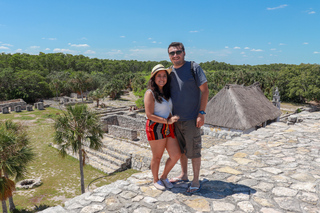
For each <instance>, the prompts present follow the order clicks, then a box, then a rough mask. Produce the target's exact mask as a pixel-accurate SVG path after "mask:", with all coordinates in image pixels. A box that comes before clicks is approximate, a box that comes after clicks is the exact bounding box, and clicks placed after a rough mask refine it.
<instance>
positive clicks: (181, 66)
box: [168, 42, 209, 194]
mask: <svg viewBox="0 0 320 213" xmlns="http://www.w3.org/2000/svg"><path fill="white" fill-rule="evenodd" d="M168 53H169V58H170V60H171V62H172V63H173V69H172V72H171V74H170V76H171V98H172V103H173V114H174V115H178V116H179V117H180V119H179V121H178V122H176V125H175V134H176V136H177V139H178V141H179V145H180V148H181V152H182V156H181V158H180V163H181V174H180V175H179V176H178V177H175V178H172V179H171V180H170V181H171V182H179V181H188V173H187V171H188V159H191V161H192V167H193V181H192V183H191V185H190V187H189V188H188V190H187V193H190V194H192V193H195V192H198V191H200V188H201V187H200V182H199V173H200V166H201V134H200V127H201V126H202V125H203V124H204V116H205V110H206V106H207V102H208V96H209V89H208V84H207V79H206V76H205V74H204V72H203V70H202V69H201V67H200V66H199V65H198V64H196V63H191V62H190V61H185V55H186V53H185V49H184V46H183V44H182V43H180V42H172V43H171V44H170V45H169V47H168ZM191 65H193V69H191Z"/></svg>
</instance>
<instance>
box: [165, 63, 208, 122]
mask: <svg viewBox="0 0 320 213" xmlns="http://www.w3.org/2000/svg"><path fill="white" fill-rule="evenodd" d="M193 69H194V74H195V78H194V77H193V75H192V72H191V62H190V61H187V62H186V63H185V64H184V65H183V66H182V67H180V68H178V69H174V68H173V69H172V72H171V73H170V76H171V99H172V104H173V115H178V116H180V119H179V120H180V121H188V120H193V119H196V118H197V117H198V113H199V109H200V98H201V91H200V88H199V87H200V86H201V85H202V84H204V83H205V82H207V78H206V76H205V74H204V72H203V70H202V69H201V67H200V66H199V65H198V64H197V63H193Z"/></svg>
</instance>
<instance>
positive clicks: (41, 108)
mask: <svg viewBox="0 0 320 213" xmlns="http://www.w3.org/2000/svg"><path fill="white" fill-rule="evenodd" d="M38 110H44V105H43V102H38Z"/></svg>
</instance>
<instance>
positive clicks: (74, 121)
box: [54, 104, 103, 194]
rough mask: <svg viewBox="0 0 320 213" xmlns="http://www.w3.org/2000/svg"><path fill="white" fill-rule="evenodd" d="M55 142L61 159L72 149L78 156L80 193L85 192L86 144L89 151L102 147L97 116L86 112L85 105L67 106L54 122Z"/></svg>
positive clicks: (100, 127)
mask: <svg viewBox="0 0 320 213" xmlns="http://www.w3.org/2000/svg"><path fill="white" fill-rule="evenodd" d="M54 128H55V137H54V140H55V142H56V143H57V144H58V145H60V147H61V148H60V150H59V152H60V154H61V155H62V157H65V156H66V155H67V150H68V149H69V148H71V149H72V151H73V153H77V152H78V155H79V163H80V177H81V193H82V194H83V193H84V192H85V187H84V175H83V165H84V160H83V159H84V158H83V155H84V153H85V152H84V149H83V148H82V147H83V146H84V144H85V143H86V142H88V145H89V147H90V148H91V149H95V150H98V149H100V147H101V146H102V142H101V138H102V137H103V136H102V134H103V131H102V126H101V123H100V120H99V118H98V117H97V115H96V114H95V113H93V112H91V111H89V110H88V107H87V105H84V104H77V105H75V106H68V107H67V111H66V112H64V113H63V114H62V115H60V116H58V117H57V118H56V120H55V125H54Z"/></svg>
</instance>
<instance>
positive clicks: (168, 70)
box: [150, 68, 172, 78]
mask: <svg viewBox="0 0 320 213" xmlns="http://www.w3.org/2000/svg"><path fill="white" fill-rule="evenodd" d="M162 70H164V71H167V73H168V75H170V73H171V71H172V69H170V68H167V69H163V68H160V69H159V70H155V71H154V72H153V73H152V74H151V76H150V78H152V77H153V76H154V75H155V74H157V73H158V72H160V71H162Z"/></svg>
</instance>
